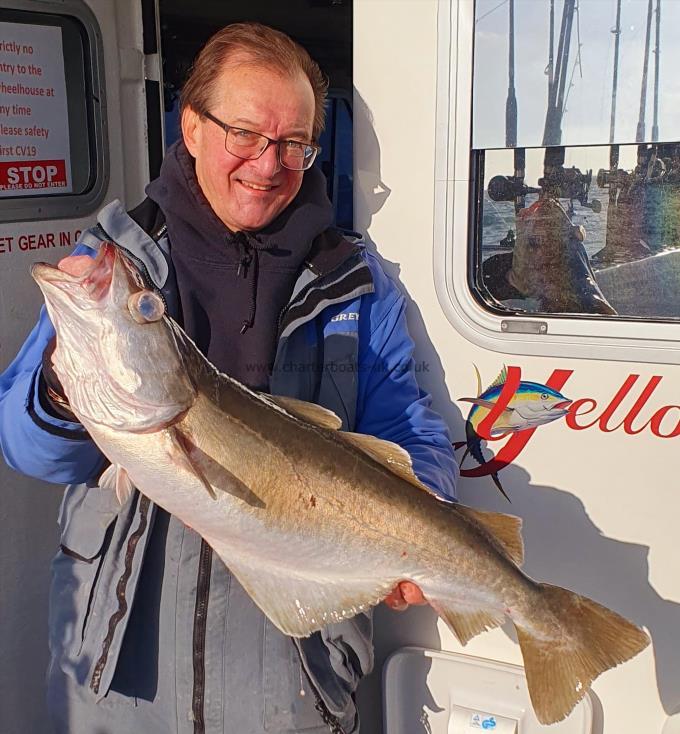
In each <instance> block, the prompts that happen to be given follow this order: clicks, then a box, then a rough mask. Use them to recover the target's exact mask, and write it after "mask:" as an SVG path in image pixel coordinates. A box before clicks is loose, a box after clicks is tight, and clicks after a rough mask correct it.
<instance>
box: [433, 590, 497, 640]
mask: <svg viewBox="0 0 680 734" xmlns="http://www.w3.org/2000/svg"><path fill="white" fill-rule="evenodd" d="M428 601H429V602H430V604H431V606H432V608H433V609H434V610H435V611H436V612H437V614H438V615H439V616H440V617H441V618H442V619H443V620H444V622H446V624H447V626H448V627H449V629H450V630H451V631H452V632H453V634H454V635H455V636H456V638H457V639H458V641H459V642H460V644H461V645H465V644H467V643H468V642H469V641H470V640H471V639H472V638H473V637H476V636H477V635H478V634H479V633H480V632H485V631H486V630H490V629H494V628H495V627H500V626H501V625H502V624H503V623H504V622H505V614H503V613H502V612H499V611H496V610H489V609H479V608H476V609H475V608H473V607H467V606H464V605H460V604H455V603H452V602H450V601H449V600H446V599H428Z"/></svg>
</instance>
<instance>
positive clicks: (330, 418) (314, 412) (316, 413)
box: [263, 395, 342, 431]
mask: <svg viewBox="0 0 680 734" xmlns="http://www.w3.org/2000/svg"><path fill="white" fill-rule="evenodd" d="M263 397H264V398H265V399H266V400H270V401H271V402H272V403H275V404H276V405H278V406H279V408H283V410H285V411H286V412H287V413H290V414H291V415H294V416H295V417H296V418H299V419H300V420H303V421H306V422H307V423H313V424H314V425H315V426H321V427H322V428H329V429H330V430H332V431H337V430H339V428H340V426H342V420H340V418H338V416H337V415H336V414H335V413H334V412H333V411H332V410H327V409H326V408H322V407H321V406H320V405H315V404H314V403H308V402H307V401H306V400H298V399H297V398H289V397H285V396H283V395H264V396H263Z"/></svg>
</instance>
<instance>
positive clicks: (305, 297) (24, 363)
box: [0, 202, 458, 734]
mask: <svg viewBox="0 0 680 734" xmlns="http://www.w3.org/2000/svg"><path fill="white" fill-rule="evenodd" d="M145 207H147V210H136V211H135V212H132V213H131V214H132V215H133V216H131V215H130V213H128V212H126V211H125V209H124V208H123V207H122V205H121V204H120V203H119V202H113V203H112V204H110V205H108V206H107V207H105V208H104V209H103V210H102V211H101V212H100V214H99V217H98V224H97V225H96V226H95V227H93V228H92V229H90V230H88V231H87V232H86V233H84V235H83V236H82V238H81V241H80V244H79V247H78V249H77V250H76V253H75V254H92V255H93V254H94V253H95V252H96V250H97V248H98V247H99V245H100V244H101V242H102V241H112V242H115V243H116V244H117V245H118V246H119V247H121V248H122V249H123V250H124V251H125V252H126V253H127V254H128V255H129V256H130V257H132V258H133V259H134V260H135V261H136V262H137V264H138V265H139V266H140V269H141V270H142V271H143V272H144V273H145V274H146V277H147V279H148V281H149V284H150V285H152V286H153V287H154V288H156V289H157V290H158V291H160V292H161V293H162V295H163V297H164V298H165V301H166V303H167V305H168V310H169V313H170V314H171V315H173V316H174V315H176V314H177V308H178V305H177V292H176V285H175V283H174V278H173V265H172V257H171V248H170V242H169V240H168V236H167V232H166V231H165V230H164V227H163V226H162V222H160V223H159V222H157V221H154V212H155V211H156V210H155V209H154V207H153V203H151V204H148V203H147V204H145ZM149 207H150V208H149ZM133 217H134V218H133ZM140 223H141V225H142V226H140ZM53 335H54V329H53V327H52V325H51V323H50V321H49V318H48V317H47V315H46V313H45V311H44V309H43V311H42V312H41V315H40V319H39V321H38V323H37V325H36V326H35V328H34V329H33V331H32V332H31V333H30V335H29V337H28V339H27V340H26V342H25V343H24V345H23V346H22V348H21V350H20V352H19V354H18V355H17V357H16V359H15V360H14V361H13V362H12V363H11V364H10V365H9V367H8V368H7V370H6V371H5V372H4V374H2V376H0V445H1V447H2V452H3V455H4V457H5V460H6V462H7V463H8V464H9V465H10V466H11V467H13V468H14V469H16V470H17V471H19V472H22V473H24V474H28V475H30V476H33V477H37V478H39V479H42V480H46V481H50V482H55V483H59V484H67V485H68V486H67V487H66V490H65V492H64V498H63V501H62V505H61V510H60V514H59V526H60V532H61V548H60V550H59V552H58V554H57V556H56V558H55V560H54V562H53V582H52V589H51V595H50V652H51V657H52V661H51V665H50V676H49V678H50V680H49V685H50V693H49V698H50V709H51V711H52V716H53V720H54V721H55V727H56V729H57V731H58V732H61V731H64V732H67V731H81V730H82V731H86V730H87V731H89V730H92V731H94V730H97V729H96V727H97V726H98V725H100V726H102V731H108V729H106V728H105V725H110V726H112V727H114V728H113V729H112V731H113V730H116V731H123V730H125V731H133V730H139V731H142V730H144V731H145V734H156V733H157V732H158V734H160V733H161V732H163V734H167V732H169V731H177V732H178V733H179V732H187V734H194V732H196V731H197V729H196V721H197V719H200V722H199V723H200V726H199V729H198V731H202V732H215V733H216V734H218V733H221V732H227V731H249V732H251V734H264V733H265V732H288V731H291V732H292V731H295V732H297V731H305V732H309V733H310V734H316V732H319V733H320V732H322V731H327V730H328V729H327V727H326V726H324V725H323V724H321V718H320V716H319V704H318V701H317V697H316V696H315V695H313V694H314V693H316V694H318V696H319V697H320V699H321V701H322V704H323V706H322V708H323V710H324V711H323V712H322V715H323V716H324V717H326V718H328V717H327V714H329V713H330V714H331V718H333V719H335V720H336V721H337V722H339V726H340V727H341V729H337V731H340V730H343V731H345V732H353V731H358V723H357V716H356V709H355V706H354V697H353V694H354V690H355V687H356V685H357V683H358V680H359V678H360V677H361V676H362V675H363V674H365V673H366V672H368V671H369V670H370V669H371V666H372V660H373V657H372V655H373V653H372V645H371V623H370V618H369V617H367V616H365V615H358V616H357V617H355V618H354V619H353V620H349V621H348V622H343V623H342V624H338V625H332V626H330V627H328V628H326V629H325V630H324V631H323V632H322V633H319V634H316V635H314V636H312V637H310V638H308V639H306V640H301V641H296V646H294V645H292V644H291V643H290V640H289V639H288V638H285V637H284V636H283V635H281V634H280V633H279V632H278V630H276V629H275V628H274V627H273V626H271V625H270V624H269V623H268V621H267V620H266V619H265V618H264V617H263V616H262V615H261V613H260V612H259V611H258V610H257V609H256V608H255V607H254V606H252V605H249V604H250V603H249V600H248V598H247V595H245V592H243V591H242V589H240V588H238V586H237V584H236V582H235V580H234V579H233V578H232V577H230V575H229V574H228V571H227V570H226V569H224V568H223V567H222V565H221V564H212V563H206V560H205V559H206V556H205V554H204V549H203V545H204V544H202V543H201V540H200V538H197V536H195V534H194V533H193V532H192V531H190V530H189V529H187V528H185V527H183V526H181V524H180V523H178V522H177V521H176V520H175V519H174V518H169V519H168V518H165V519H164V521H163V522H165V524H166V525H165V527H164V531H163V532H164V533H165V535H164V538H165V543H164V545H163V547H162V549H160V550H159V549H158V548H156V549H155V550H154V547H153V543H151V544H150V542H149V539H150V531H151V528H152V527H153V525H154V522H156V518H157V515H158V514H159V511H158V510H157V508H156V507H155V506H154V505H153V504H152V503H150V502H149V501H148V499H146V498H145V497H143V496H140V495H139V494H138V493H134V494H133V496H132V497H131V498H130V500H129V501H128V502H127V503H126V504H125V505H124V506H123V507H120V506H118V503H117V500H116V498H115V496H112V493H110V492H106V491H105V490H101V489H100V488H99V487H98V486H97V481H96V477H97V476H98V475H99V474H100V472H101V470H102V468H103V467H104V466H105V463H106V459H105V457H104V456H103V455H102V454H101V452H100V451H99V449H98V448H97V447H96V446H95V444H94V443H93V442H92V441H91V439H90V438H89V437H88V435H87V433H86V432H85V431H84V429H83V427H82V426H81V425H80V424H78V423H72V422H70V421H68V420H63V419H59V418H56V417H54V415H53V414H52V412H51V411H49V409H46V406H45V405H44V401H41V399H40V394H39V393H40V391H39V390H38V382H39V377H40V371H41V360H42V354H43V351H44V349H45V347H46V345H47V344H48V342H49V340H50V339H51V338H52V337H53ZM413 346H414V345H413V342H412V340H411V338H410V336H409V334H408V331H407V327H406V318H405V300H404V297H403V295H402V294H401V293H400V291H399V290H398V288H397V287H396V285H395V284H394V283H393V282H392V281H391V280H390V279H389V278H388V277H387V276H386V275H385V273H384V272H383V270H382V268H381V267H380V265H379V263H378V262H377V260H376V258H375V257H374V256H373V255H371V254H370V253H369V252H368V251H367V250H366V249H365V248H364V247H363V246H362V244H361V243H360V242H359V241H358V240H356V239H352V238H347V237H342V236H339V235H338V234H337V233H335V232H333V231H332V230H329V231H326V232H325V233H324V234H323V235H322V236H320V237H319V238H317V240H315V242H314V245H313V247H312V250H311V252H310V253H309V256H308V257H307V260H306V262H305V266H304V268H303V270H302V272H301V273H300V275H299V277H298V280H297V283H296V285H295V288H294V290H293V293H292V297H291V299H290V302H289V303H288V305H287V307H286V308H285V309H284V311H283V313H282V315H281V319H280V322H279V325H278V343H277V349H276V357H275V361H274V365H273V370H272V373H271V376H270V380H269V384H270V391H271V393H272V394H279V395H286V396H291V397H295V398H298V399H302V400H308V401H312V402H316V403H318V404H320V405H322V406H324V407H326V408H328V409H330V410H332V411H333V412H335V413H336V414H337V415H338V416H340V418H341V419H342V423H343V426H342V427H343V429H345V430H352V431H357V432H360V433H367V434H372V435H374V436H377V437H379V438H383V439H386V440H389V441H393V442H395V443H397V444H399V445H401V446H402V447H403V448H405V449H406V450H407V451H408V452H409V454H410V455H411V458H412V461H413V467H414V470H415V473H416V474H417V475H418V476H419V477H420V479H421V480H422V481H423V482H425V483H426V484H427V485H429V486H430V487H432V488H433V489H434V490H435V491H437V492H439V493H440V494H443V495H445V496H448V497H450V498H455V486H456V481H457V477H458V468H457V465H456V462H455V458H454V456H453V450H452V447H451V443H450V439H449V436H448V431H447V429H446V426H445V425H444V424H443V422H442V420H441V418H440V417H439V416H438V415H437V414H435V413H434V412H433V411H432V410H431V409H430V398H429V396H428V395H426V394H424V393H423V392H422V391H421V390H420V389H419V387H418V385H417V383H416V379H415V370H414V364H413V356H412V352H413ZM154 552H158V553H159V554H160V556H161V557H159V558H158V559H156V560H157V563H158V564H160V568H161V570H163V569H164V571H163V572H164V580H163V588H162V590H161V592H160V593H159V594H156V592H154V594H156V595H157V597H158V598H156V597H155V598H154V599H145V594H146V593H147V589H148V588H150V585H149V584H145V583H144V580H143V575H144V574H143V573H142V567H143V564H142V560H143V558H144V557H145V554H151V553H154ZM201 563H203V564H204V566H208V567H207V569H206V568H205V567H204V569H203V570H204V572H206V571H207V574H208V577H209V579H208V586H209V588H212V589H217V590H218V591H216V592H215V594H213V596H214V597H215V601H214V609H213V608H211V609H212V611H210V610H209V611H207V612H206V611H205V610H203V613H204V614H205V617H206V618H205V620H204V621H205V624H204V627H203V629H202V631H201V632H202V635H203V639H202V645H203V652H204V655H203V659H202V660H200V659H199V660H197V659H196V625H195V624H193V626H192V628H191V629H189V628H188V627H187V628H186V629H184V628H183V625H184V622H183V620H184V618H185V617H188V618H189V619H193V620H194V622H195V617H196V614H198V613H199V611H200V610H199V609H198V605H197V602H196V600H197V595H198V594H199V592H200V588H197V587H200V566H201ZM147 567H148V568H154V567H157V566H154V564H152V563H150V562H147V563H146V564H145V568H147ZM148 568H147V570H146V572H147V573H150V572H151V571H149V570H148ZM197 568H198V579H199V581H198V582H197V581H196V579H197V575H196V574H197ZM140 578H141V579H142V580H141V581H140ZM211 593H212V592H211ZM218 597H219V598H218ZM212 603H213V601H212V600H211V604H212ZM145 604H148V605H149V608H156V607H158V608H159V610H160V611H159V612H158V614H157V616H158V620H157V623H158V629H157V630H156V632H157V639H160V640H162V641H164V642H166V643H167V648H166V646H165V645H162V646H160V649H158V648H159V645H158V644H157V643H156V648H155V649H153V650H152V649H151V648H152V640H151V638H152V637H153V635H151V634H147V633H148V631H144V630H141V631H140V630H139V629H133V628H134V626H135V625H134V623H133V624H132V625H131V624H130V619H131V616H132V615H131V610H132V608H133V606H134V605H137V606H138V607H139V608H142V607H143V606H144V605H145ZM215 610H217V611H215ZM211 615H212V616H211ZM199 642H200V640H199ZM146 645H148V646H149V650H150V652H148V651H147V650H146V647H145V646H146ZM239 645H240V646H241V648H239ZM243 646H245V647H243ZM296 647H297V649H296ZM237 648H238V649H241V650H242V654H245V653H243V650H246V651H247V654H246V658H247V659H243V658H241V659H239V660H238V661H235V660H233V659H232V655H236V654H237V653H236V652H233V651H232V652H230V650H236V649H237ZM206 651H209V654H208V658H209V659H208V658H206ZM147 652H148V654H147ZM154 655H155V657H154ZM149 656H150V657H152V658H153V659H154V664H153V665H151V666H150V668H154V667H155V670H154V671H152V672H151V674H150V677H151V678H154V676H155V679H154V681H153V683H154V685H155V687H154V685H151V686H147V690H146V691H140V689H139V686H140V682H139V680H135V679H141V678H143V677H144V676H143V674H142V673H140V672H139V665H140V660H141V661H143V660H145V659H148V657H149ZM197 665H198V666H199V667H197ZM135 666H137V667H135ZM201 666H202V668H201ZM234 666H236V668H234ZM234 670H238V673H237V674H236V673H234ZM130 671H133V672H132V673H130ZM134 671H137V672H134ZM197 677H198V678H201V680H199V683H200V684H201V685H199V687H198V691H197V685H196V683H197V680H196V679H197ZM135 686H137V687H136V688H135ZM142 687H143V686H142ZM306 687H307V688H310V689H311V691H310V693H311V694H312V695H308V696H301V695H300V693H301V692H302V693H304V690H305V688H306ZM166 690H169V691H173V692H174V697H173V698H172V700H168V698H167V697H166V696H160V695H159V692H163V691H166ZM197 693H198V694H199V695H198V698H197ZM130 700H135V701H136V702H137V703H136V704H135V707H130V706H126V704H127V702H129V701H130ZM118 703H119V704H120V705H117V704H118ZM114 704H116V705H114ZM154 707H155V708H154ZM147 709H148V710H151V709H153V711H152V713H150V714H148V720H147V719H144V718H143V717H144V716H147V713H144V712H146V711H147ZM141 721H144V723H143V725H142V726H141V727H140V722H141ZM255 721H257V722H258V723H257V724H254V723H253V722H255ZM100 722H104V725H102V724H100ZM153 722H157V728H154V726H156V724H154V723H153ZM60 725H61V726H62V727H63V728H59V727H60ZM78 726H79V727H81V728H73V727H78ZM67 727H71V728H67ZM201 727H202V728H201ZM239 727H240V728H239Z"/></svg>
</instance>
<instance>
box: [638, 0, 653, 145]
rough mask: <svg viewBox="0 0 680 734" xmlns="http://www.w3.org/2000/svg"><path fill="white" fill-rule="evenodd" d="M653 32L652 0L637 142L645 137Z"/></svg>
mask: <svg viewBox="0 0 680 734" xmlns="http://www.w3.org/2000/svg"><path fill="white" fill-rule="evenodd" d="M651 33H652V0H649V5H648V7H647V35H646V37H645V59H644V63H643V65H642V89H641V90H640V117H639V118H638V126H637V135H636V136H635V142H636V143H642V142H644V139H645V109H646V107H647V69H648V67H649V39H650V36H651Z"/></svg>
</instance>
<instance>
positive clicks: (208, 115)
mask: <svg viewBox="0 0 680 734" xmlns="http://www.w3.org/2000/svg"><path fill="white" fill-rule="evenodd" d="M203 117H206V118H207V119H208V120H210V121H211V122H214V123H215V124H216V125H217V126H218V127H221V128H222V130H224V133H225V135H224V147H225V150H226V151H227V153H231V155H235V156H236V157H237V158H241V160H244V161H255V160H257V159H258V158H260V157H261V156H262V155H264V152H265V150H267V148H269V146H270V145H275V146H276V157H277V159H278V161H279V163H280V164H281V165H282V166H283V167H284V168H287V169H288V170H289V171H308V170H309V169H310V168H311V167H312V165H313V164H314V161H315V160H316V157H317V155H319V153H320V152H321V146H320V145H316V144H315V143H304V142H302V140H292V139H291V138H284V139H281V140H274V138H269V137H267V136H266V135H263V134H262V133H258V132H255V130H248V129H247V128H245V127H237V126H236V125H228V124H227V123H226V122H222V120H220V119H219V118H217V117H215V115H213V114H211V113H210V112H204V113H203ZM230 130H242V131H243V132H244V133H250V134H251V135H257V136H258V137H260V138H264V139H265V140H266V141H267V144H266V145H265V146H264V148H262V150H261V151H260V152H259V153H258V154H257V155H249V156H242V155H239V154H238V153H234V152H233V151H232V150H229V149H228V148H227V136H228V134H229V131H230ZM281 143H298V144H299V145H303V146H304V148H305V152H306V149H310V150H311V153H310V154H309V155H306V156H304V157H303V159H302V160H303V162H304V163H306V164H307V165H305V167H304V168H291V167H290V166H287V165H286V164H285V163H284V162H283V160H281ZM307 161H309V163H307Z"/></svg>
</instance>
